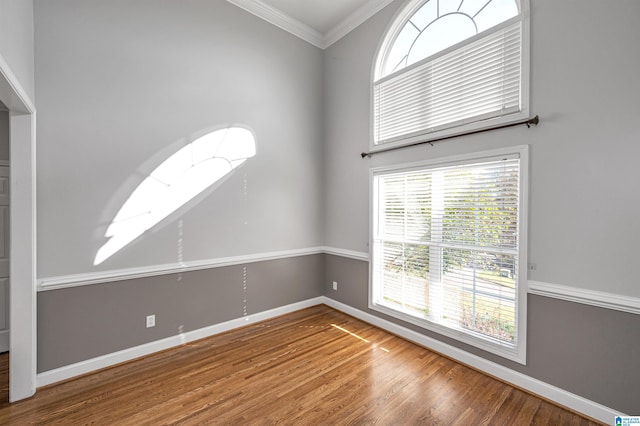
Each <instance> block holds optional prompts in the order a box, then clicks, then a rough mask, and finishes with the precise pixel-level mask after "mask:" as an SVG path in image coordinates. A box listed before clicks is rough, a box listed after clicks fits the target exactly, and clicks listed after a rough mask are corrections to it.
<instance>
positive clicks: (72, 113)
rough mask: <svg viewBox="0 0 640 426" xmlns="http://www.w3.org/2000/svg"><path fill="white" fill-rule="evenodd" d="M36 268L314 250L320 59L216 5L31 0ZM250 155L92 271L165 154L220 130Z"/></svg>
mask: <svg viewBox="0 0 640 426" xmlns="http://www.w3.org/2000/svg"><path fill="white" fill-rule="evenodd" d="M35 27H36V40H35V41H36V42H35V46H36V47H35V48H36V58H37V61H36V83H37V87H38V103H37V105H38V123H37V125H38V128H37V131H38V261H39V263H38V274H39V277H41V278H45V277H53V276H61V275H68V274H80V273H89V272H94V271H104V270H114V269H124V268H135V267H146V266H155V265H164V264H175V263H180V262H189V261H199V260H208V259H217V258H223V257H229V256H241V255H249V254H259V253H265V252H266V253H268V252H275V251H281V250H292V249H300V248H308V247H316V246H319V245H321V243H322V238H323V230H322V208H321V205H320V201H321V194H322V190H323V179H322V164H323V163H322V139H323V138H322V93H323V90H322V52H321V51H320V50H319V49H317V48H315V47H313V46H311V45H309V44H308V43H305V42H304V41H302V40H300V39H298V38H296V37H294V36H292V35H291V34H288V33H286V32H284V31H282V30H280V29H278V28H276V27H274V26H273V25H270V24H268V23H267V22H264V21H263V20H261V19H258V18H257V17H255V16H253V15H251V14H249V13H247V12H245V11H243V10H241V9H239V8H238V7H236V6H233V5H232V4H230V3H227V2H223V1H210V0H189V1H180V2H176V1H173V0H161V1H158V0H136V1H131V0H109V1H98V2H95V1H94V2H87V1H84V0H56V1H51V0H37V1H36V2H35ZM228 125H243V126H247V127H249V128H251V129H252V130H253V132H254V133H255V136H256V144H257V154H256V156H255V157H253V158H251V159H249V160H248V161H247V162H246V163H245V164H243V165H242V166H241V167H240V168H238V169H236V170H234V172H233V173H232V174H231V175H230V176H229V177H228V178H227V179H225V180H224V181H223V182H222V183H221V184H220V185H218V186H217V187H214V188H213V190H209V191H206V192H205V196H203V197H199V198H198V200H197V201H199V202H197V203H189V204H188V205H187V208H185V209H182V210H180V211H178V212H177V213H176V214H174V215H172V216H171V217H170V218H168V219H167V220H165V221H163V222H162V223H160V224H159V225H158V226H156V227H155V228H153V229H152V230H151V231H149V232H147V233H146V234H145V235H143V236H141V237H140V238H139V239H137V240H136V241H134V242H133V243H132V244H130V245H129V246H127V247H125V248H124V249H123V250H122V251H120V252H119V253H117V254H115V255H114V256H113V257H111V258H110V259H108V260H106V261H105V262H104V263H103V264H101V265H99V266H94V265H93V261H94V257H95V255H96V252H97V250H98V249H99V248H100V247H101V246H102V245H103V244H104V242H105V241H106V240H107V239H106V238H105V236H104V234H105V231H106V229H107V226H108V225H109V224H110V222H111V220H113V218H114V216H115V215H116V213H117V212H118V210H119V209H120V207H121V206H122V204H123V203H124V202H125V201H126V199H127V198H128V197H129V195H130V194H131V193H132V191H133V190H134V189H135V188H136V187H137V185H138V184H140V182H142V180H143V179H144V178H145V177H146V176H147V175H148V174H149V173H150V172H151V171H152V170H153V169H154V168H155V167H157V166H158V165H159V164H160V163H161V162H162V161H163V160H165V159H166V158H168V157H169V156H170V155H172V154H173V153H175V152H176V151H178V149H179V148H180V147H182V146H184V145H186V144H187V143H190V142H192V141H193V140H194V139H195V138H197V137H198V136H200V135H202V134H203V133H206V132H207V131H211V130H215V129H216V128H219V127H221V126H228Z"/></svg>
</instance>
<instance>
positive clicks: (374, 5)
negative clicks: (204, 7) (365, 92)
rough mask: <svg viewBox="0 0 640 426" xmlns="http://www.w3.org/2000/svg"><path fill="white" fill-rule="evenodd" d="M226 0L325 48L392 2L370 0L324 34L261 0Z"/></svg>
mask: <svg viewBox="0 0 640 426" xmlns="http://www.w3.org/2000/svg"><path fill="white" fill-rule="evenodd" d="M227 1H228V2H229V3H231V4H233V5H235V6H237V7H239V8H241V9H243V10H246V11H247V12H249V13H251V14H253V15H255V16H257V17H258V18H261V19H264V20H265V21H267V22H269V23H270V24H273V25H275V26H276V27H278V28H280V29H282V30H284V31H287V32H288V33H290V34H293V35H294V36H296V37H298V38H300V39H302V40H304V41H306V42H307V43H310V44H312V45H314V46H316V47H318V48H320V49H326V48H327V47H329V46H331V45H332V44H333V43H335V42H336V41H338V40H340V39H341V38H342V37H344V36H346V35H347V34H349V33H350V32H351V31H353V30H354V29H356V28H357V27H358V26H360V25H361V24H362V23H364V22H365V21H366V20H367V19H369V18H371V17H372V16H373V15H375V14H376V13H378V12H380V11H381V10H382V9H384V8H385V7H387V6H388V5H389V4H391V3H393V1H394V0H370V1H368V2H367V3H365V4H364V5H362V6H361V7H360V8H358V9H357V10H356V11H354V12H353V13H352V14H351V15H349V16H347V17H346V18H345V19H344V20H343V21H341V22H340V23H339V24H338V25H336V26H335V27H333V28H332V29H330V30H329V31H327V32H326V33H325V34H322V33H321V32H319V31H317V30H315V29H314V28H312V27H310V26H309V25H307V24H305V23H304V22H301V21H299V20H298V19H295V18H293V17H292V16H289V15H287V14H286V13H284V12H282V11H281V10H279V9H276V8H274V7H272V6H270V5H268V4H266V3H265V2H263V1H262V0H227Z"/></svg>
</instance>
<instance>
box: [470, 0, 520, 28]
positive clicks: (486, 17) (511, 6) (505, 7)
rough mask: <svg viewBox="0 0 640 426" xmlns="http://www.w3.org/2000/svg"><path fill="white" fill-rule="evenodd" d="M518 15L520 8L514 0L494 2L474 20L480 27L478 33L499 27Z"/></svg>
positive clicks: (493, 0)
mask: <svg viewBox="0 0 640 426" xmlns="http://www.w3.org/2000/svg"><path fill="white" fill-rule="evenodd" d="M517 14H518V6H517V5H516V2H515V1H513V0H492V1H491V2H490V3H489V4H488V5H487V7H485V8H484V9H482V10H481V11H480V13H478V14H477V15H476V16H475V17H474V20H475V21H476V25H477V26H478V32H482V31H484V30H486V29H489V28H491V27H494V26H496V25H498V24H499V23H500V22H504V21H506V20H507V19H509V18H513V17H514V16H516V15H517Z"/></svg>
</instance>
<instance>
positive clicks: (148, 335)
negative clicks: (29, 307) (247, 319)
mask: <svg viewBox="0 0 640 426" xmlns="http://www.w3.org/2000/svg"><path fill="white" fill-rule="evenodd" d="M245 272H246V274H245ZM323 281H324V255H321V254H318V255H310V256H299V257H295V258H288V259H281V260H272V261H266V262H256V263H251V264H247V265H237V266H229V267H223V268H216V269H209V270H202V271H194V272H186V273H182V274H174V275H163V276H159V277H152V278H143V279H137V280H130V281H121V282H115V283H108V284H98V285H90V286H84V287H79V288H71V289H62V290H52V291H45V292H40V293H38V372H43V371H48V370H51V369H54V368H58V367H62V366H65V365H69V364H73V363H75V362H80V361H84V360H87V359H91V358H95V357H97V356H100V355H105V354H109V353H112V352H116V351H119V350H122V349H127V348H131V347H134V346H138V345H141V344H144V343H148V342H152V341H156V340H160V339H163V338H165V337H172V336H176V335H178V334H181V333H186V332H188V331H192V330H197V329H199V328H203V327H207V326H210V325H212V324H218V323H222V322H224V321H229V320H232V319H237V318H242V317H243V316H245V315H251V314H255V313H257V312H263V311H266V310H269V309H274V308H278V307H281V306H285V305H288V304H291V303H295V302H300V301H303V300H307V299H310V298H314V297H318V296H321V295H322V294H323ZM245 300H246V302H245ZM152 314H155V315H156V326H155V327H153V328H146V327H145V317H146V316H147V315H152Z"/></svg>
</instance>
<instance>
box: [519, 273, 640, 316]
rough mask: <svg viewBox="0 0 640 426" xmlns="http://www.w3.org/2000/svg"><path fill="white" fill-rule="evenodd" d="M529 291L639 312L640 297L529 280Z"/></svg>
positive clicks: (607, 307)
mask: <svg viewBox="0 0 640 426" xmlns="http://www.w3.org/2000/svg"><path fill="white" fill-rule="evenodd" d="M529 293H530V294H536V295H538V296H545V297H552V298H554V299H560V300H566V301H569V302H576V303H582V304H585V305H590V306H597V307H599V308H606V309H613V310H615V311H622V312H628V313H631V314H636V315H639V314H640V298H638V297H633V296H623V295H620V294H613V293H605V292H602V291H596V290H587V289H583V288H577V287H567V286H563V285H558V284H550V283H545V282H541V281H531V280H529Z"/></svg>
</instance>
